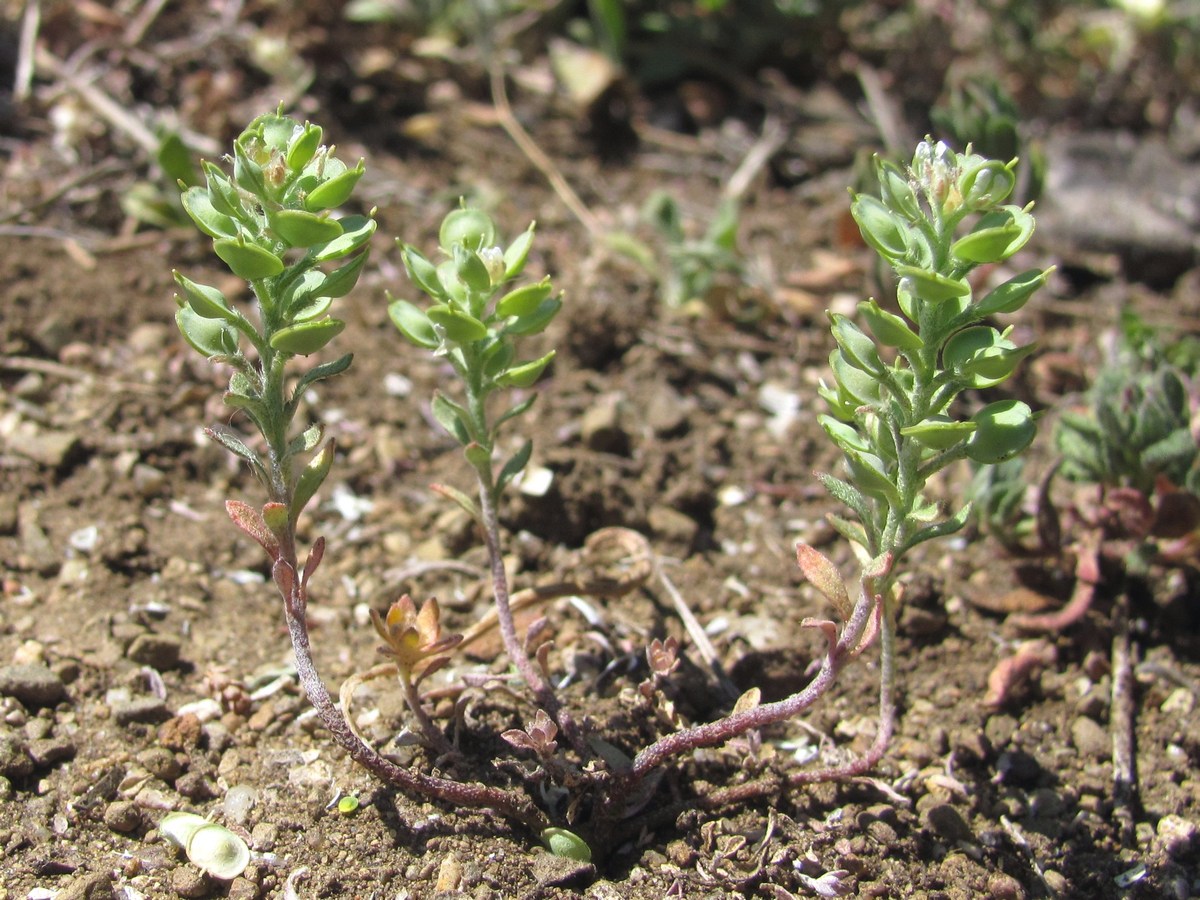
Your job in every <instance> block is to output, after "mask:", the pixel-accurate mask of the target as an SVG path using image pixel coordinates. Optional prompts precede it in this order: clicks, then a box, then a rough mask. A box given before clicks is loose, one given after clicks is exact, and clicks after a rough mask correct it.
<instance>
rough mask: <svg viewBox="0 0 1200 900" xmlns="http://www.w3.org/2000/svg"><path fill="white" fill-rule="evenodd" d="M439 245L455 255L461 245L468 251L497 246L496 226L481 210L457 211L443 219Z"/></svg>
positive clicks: (439, 231)
mask: <svg viewBox="0 0 1200 900" xmlns="http://www.w3.org/2000/svg"><path fill="white" fill-rule="evenodd" d="M438 243H439V244H440V245H441V247H442V249H443V250H445V251H446V252H447V253H453V252H454V247H455V246H456V245H459V244H461V245H462V246H464V247H466V248H467V249H468V250H481V249H483V248H484V247H491V246H494V245H495V243H496V226H495V224H494V223H493V222H492V219H491V216H489V215H488V214H487V213H485V212H484V211H483V210H481V209H471V208H463V209H456V210H453V211H452V212H450V213H448V214H447V215H446V218H444V219H442V227H441V228H440V229H439V230H438Z"/></svg>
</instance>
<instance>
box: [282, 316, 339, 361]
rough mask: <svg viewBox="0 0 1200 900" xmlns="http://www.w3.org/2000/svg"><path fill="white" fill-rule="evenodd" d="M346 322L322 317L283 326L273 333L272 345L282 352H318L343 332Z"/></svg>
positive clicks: (303, 354) (306, 353) (307, 353)
mask: <svg viewBox="0 0 1200 900" xmlns="http://www.w3.org/2000/svg"><path fill="white" fill-rule="evenodd" d="M345 327H346V323H345V322H343V321H342V320H341V319H321V320H319V321H316V322H300V323H299V324H296V325H289V326H287V327H286V328H281V329H279V330H278V331H277V332H275V333H274V334H273V335H271V341H270V343H271V347H272V348H273V349H275V350H279V351H280V352H282V353H295V354H297V355H298V356H308V355H309V354H310V353H316V352H317V351H318V350H320V349H322V348H323V347H324V346H325V345H326V344H328V343H329V342H330V341H332V340H333V339H334V338H335V337H337V336H338V335H339V334H341V333H342V331H343V330H344V329H345Z"/></svg>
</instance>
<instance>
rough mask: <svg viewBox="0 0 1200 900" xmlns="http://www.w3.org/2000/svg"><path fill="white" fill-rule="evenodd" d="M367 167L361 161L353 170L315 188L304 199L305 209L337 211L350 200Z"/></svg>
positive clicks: (311, 210) (348, 170)
mask: <svg viewBox="0 0 1200 900" xmlns="http://www.w3.org/2000/svg"><path fill="white" fill-rule="evenodd" d="M365 171H366V167H365V166H364V164H363V163H362V162H361V161H360V162H359V164H358V165H357V166H356V167H355V168H353V169H347V170H346V171H345V172H342V173H341V174H340V175H335V176H334V177H332V178H329V179H327V180H326V181H324V182H322V183H321V184H319V185H317V186H316V187H315V188H313V189H312V190H311V191H310V192H309V194H308V196H307V197H305V198H304V208H305V209H307V210H309V211H310V212H319V211H320V210H323V209H335V208H337V207H339V206H341V205H342V204H343V203H345V202H346V201H347V200H349V199H350V195H351V194H352V193H354V186H355V185H356V184H358V179H360V178H362V176H363V172H365Z"/></svg>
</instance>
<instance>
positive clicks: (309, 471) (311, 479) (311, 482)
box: [291, 440, 333, 521]
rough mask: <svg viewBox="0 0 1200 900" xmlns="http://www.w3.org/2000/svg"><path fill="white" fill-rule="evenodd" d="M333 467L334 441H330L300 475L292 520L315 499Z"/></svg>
mask: <svg viewBox="0 0 1200 900" xmlns="http://www.w3.org/2000/svg"><path fill="white" fill-rule="evenodd" d="M332 465H333V441H332V440H331V441H329V443H327V444H326V445H325V446H324V447H323V448H322V449H321V452H320V453H318V454H317V455H316V456H314V457H313V458H312V460H311V461H310V462H309V464H308V465H307V466H305V467H304V471H303V472H301V473H300V477H299V478H298V479H296V490H295V493H293V495H292V509H291V516H292V520H293V521H295V520H296V518H297V517H298V516H299V515H300V513H301V512H302V511H303V510H304V507H306V506H307V505H308V501H309V500H311V499H312V498H313V494H315V493H316V492H317V490H318V489H319V488H320V487H321V484H322V483H323V482H324V481H325V476H327V475H328V474H329V468H330V466H332Z"/></svg>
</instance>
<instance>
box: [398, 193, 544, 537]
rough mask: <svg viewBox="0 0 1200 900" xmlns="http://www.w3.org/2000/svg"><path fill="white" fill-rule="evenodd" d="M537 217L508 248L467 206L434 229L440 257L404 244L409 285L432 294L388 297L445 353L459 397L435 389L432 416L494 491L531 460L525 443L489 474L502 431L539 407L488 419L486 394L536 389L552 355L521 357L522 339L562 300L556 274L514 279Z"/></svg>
mask: <svg viewBox="0 0 1200 900" xmlns="http://www.w3.org/2000/svg"><path fill="white" fill-rule="evenodd" d="M533 236H534V226H533V225H532V224H531V225H530V226H529V228H527V229H526V230H525V231H524V232H522V233H521V234H520V235H519V236H518V237H517V238H516V239H514V240H513V241H512V242H511V243H510V244H509V245H508V246H507V247H502V246H500V245H499V244H498V243H497V236H496V226H495V224H494V223H493V222H492V219H491V217H490V216H488V215H487V214H486V213H484V212H482V211H481V210H478V209H473V208H470V207H466V206H462V207H460V208H458V209H455V210H453V211H451V212H450V213H449V214H448V215H447V216H446V217H445V219H444V220H443V222H442V225H441V228H440V230H439V233H438V242H439V245H440V247H439V251H440V259H439V260H438V261H436V262H435V261H433V260H430V259H428V258H427V257H426V256H424V255H423V254H422V253H421V252H420V251H419V250H418V249H417V248H415V247H413V246H411V245H408V244H401V245H400V247H401V253H402V257H403V260H404V267H405V269H406V270H407V272H408V275H409V278H410V279H411V280H412V283H413V284H414V285H415V286H416V287H417V288H418V289H419V290H420V291H421V292H422V293H423V294H424V295H425V296H426V299H427V303H426V304H424V305H422V306H418V305H417V304H416V303H413V302H411V301H409V300H403V299H391V300H390V303H389V305H388V313H389V315H390V316H391V319H392V322H393V323H394V324H395V325H396V327H397V328H398V329H399V330H400V333H401V334H402V335H404V337H405V338H407V339H408V340H409V341H410V342H411V343H413V344H415V345H417V346H418V347H422V348H424V349H426V350H430V351H432V352H433V353H435V354H437V355H439V356H442V357H444V358H445V359H446V360H447V361H448V362H449V363H450V365H451V366H452V367H453V369H454V371H455V373H456V374H457V375H458V377H459V379H460V380H461V382H462V385H463V393H464V395H465V396H464V397H463V399H462V400H461V401H460V400H456V399H452V398H451V397H449V396H447V395H446V394H445V393H442V392H440V391H439V392H437V393H436V394H435V395H434V398H433V404H432V409H433V414H434V416H435V417H436V418H437V420H438V421H439V422H440V423H441V424H442V426H443V427H445V429H446V430H447V431H448V432H449V433H450V434H451V435H453V436H454V438H455V439H456V440H457V441H458V443H459V444H461V445H462V447H463V450H464V453H465V454H466V457H467V461H468V462H469V463H470V464H471V466H472V468H473V469H474V470H475V471H476V473H477V474H478V475H479V476H480V478H481V480H482V483H483V484H484V485H485V486H486V490H488V491H489V492H490V493H491V494H492V496H493V498H494V497H496V496H498V495H499V492H500V491H501V490H502V489H503V488H504V487H505V485H506V484H508V483H509V482H510V481H511V480H512V479H513V478H514V477H516V476H517V474H519V473H520V472H521V470H522V469H523V468H524V467H525V465H526V464H527V463H528V461H529V456H530V452H531V444H530V443H529V442H525V443H524V444H523V445H521V447H520V448H519V449H517V450H516V452H515V453H513V454H512V455H511V456H510V457H509V458H508V459H507V460H506V461H505V463H504V464H503V466H502V467H501V468H500V471H499V472H498V473H493V471H492V459H493V454H494V452H495V445H496V434H497V429H498V428H499V426H500V425H501V424H503V423H504V422H506V421H509V420H511V419H514V418H516V417H517V416H520V415H521V414H523V413H525V412H526V411H527V410H528V409H529V408H530V406H532V404H533V400H534V396H535V395H533V394H529V395H527V396H526V397H524V398H523V399H520V400H518V401H517V402H516V403H514V404H513V405H511V406H509V407H508V408H507V409H505V410H504V412H502V413H501V414H500V415H499V416H497V417H496V418H495V419H494V420H492V419H491V418H490V417H489V416H488V412H487V401H488V399H489V397H490V396H491V395H492V394H493V393H494V392H495V391H497V390H499V389H505V388H516V389H524V388H528V387H530V386H531V385H532V384H533V383H534V382H535V381H537V379H538V378H540V377H541V375H542V373H543V372H545V370H546V368H547V366H549V365H550V363H551V361H552V360H553V359H554V351H553V350H550V351H549V352H547V353H545V354H543V355H542V356H539V357H537V358H534V359H525V360H521V359H518V358H517V350H516V348H517V344H518V343H519V341H520V340H521V339H522V338H525V337H528V336H530V335H534V334H538V333H540V332H542V331H544V330H545V329H546V327H547V326H548V325H549V324H550V322H551V321H552V320H553V319H554V317H555V316H556V315H557V314H558V311H559V310H560V309H561V308H562V300H561V298H560V297H559V296H557V295H556V294H555V291H554V288H553V286H552V285H551V283H550V278H549V277H546V278H542V279H541V280H539V281H535V282H531V283H526V284H523V285H519V286H515V285H514V284H513V282H514V280H515V279H516V278H517V277H518V276H519V275H520V274H521V273H522V271H523V270H524V268H525V264H526V261H527V260H528V258H529V251H530V248H531V247H532V245H533ZM445 490H446V493H448V494H450V496H451V497H452V498H453V499H454V500H455V501H456V502H458V503H459V504H460V505H462V506H464V507H465V508H466V509H467V510H468V511H469V512H471V513H472V515H474V516H475V517H476V518H478V516H479V513H478V511H477V509H476V508H475V506H474V504H473V502H472V501H470V500H469V499H468V498H466V497H465V495H462V494H459V493H458V492H456V491H452V490H450V489H445Z"/></svg>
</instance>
